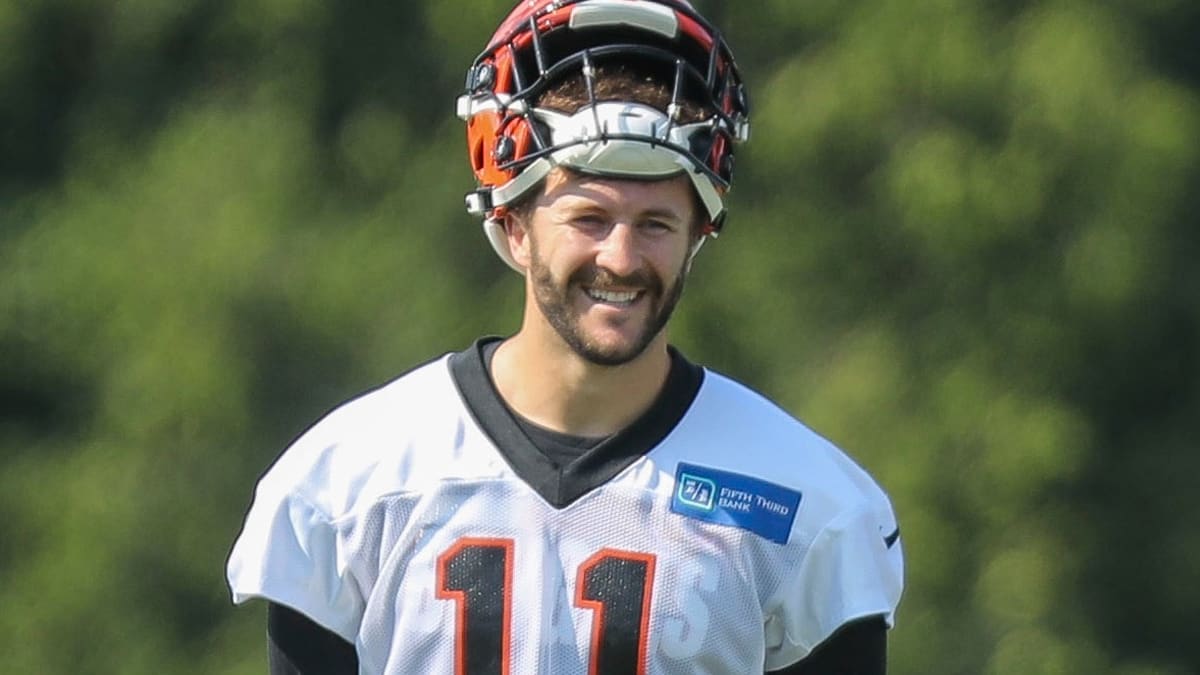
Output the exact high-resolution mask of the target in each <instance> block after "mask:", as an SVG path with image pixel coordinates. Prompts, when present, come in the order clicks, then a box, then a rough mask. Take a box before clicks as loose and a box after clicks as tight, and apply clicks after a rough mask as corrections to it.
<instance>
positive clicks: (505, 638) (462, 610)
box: [437, 539, 513, 675]
mask: <svg viewBox="0 0 1200 675" xmlns="http://www.w3.org/2000/svg"><path fill="white" fill-rule="evenodd" d="M512 560H513V542H512V540H511V539H459V540H458V541H457V542H456V543H455V544H454V546H452V547H450V549H449V550H447V551H446V552H445V553H443V554H442V555H441V556H439V557H438V569H437V572H438V586H437V596H438V597H439V598H443V599H447V600H454V601H455V603H456V604H457V605H458V616H457V619H456V621H455V626H454V627H455V633H456V634H455V640H454V644H455V654H454V673H455V675H508V672H509V645H510V644H511V639H510V638H511V626H512V598H511V597H510V592H511V589H512Z"/></svg>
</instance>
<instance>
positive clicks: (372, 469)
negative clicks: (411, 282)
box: [257, 355, 462, 520]
mask: <svg viewBox="0 0 1200 675" xmlns="http://www.w3.org/2000/svg"><path fill="white" fill-rule="evenodd" d="M448 358H449V355H444V356H441V357H439V358H437V359H434V360H432V361H428V362H426V363H424V364H422V365H419V366H417V367H416V368H414V369H413V370H410V371H408V372H407V373H405V374H403V375H401V376H399V377H397V378H395V379H393V380H392V381H390V382H388V383H386V384H384V385H382V386H380V387H378V388H376V389H373V390H371V391H368V392H366V393H364V394H362V395H360V396H358V397H356V398H354V399H351V400H349V401H347V402H345V403H343V404H341V405H339V406H338V407H336V408H334V409H333V410H332V411H331V412H329V413H328V414H327V415H326V416H325V417H323V418H322V419H320V420H319V421H318V422H317V423H316V424H314V425H313V426H312V427H310V428H309V429H308V430H307V431H305V432H304V433H303V434H302V435H301V436H300V437H299V438H297V439H296V440H295V441H294V442H293V443H292V444H291V445H290V446H289V447H288V448H287V449H286V450H285V451H284V452H283V453H282V454H281V455H280V456H279V458H278V459H277V460H276V461H275V464H274V465H273V466H271V468H270V469H269V470H268V471H267V473H266V474H265V475H264V476H263V477H262V479H261V480H260V481H259V484H258V489H257V493H258V495H259V498H262V497H266V496H275V497H281V496H283V495H285V494H287V495H290V496H292V497H295V498H299V499H302V500H304V501H305V502H307V503H309V504H310V505H312V507H313V508H314V509H316V510H317V511H318V512H319V513H321V514H322V515H323V516H324V517H325V518H327V519H329V520H335V519H337V518H339V517H341V516H342V515H344V514H346V513H348V512H350V511H352V510H353V509H354V507H355V505H356V504H357V503H359V502H360V501H362V500H364V499H368V498H372V497H374V496H377V495H378V494H379V493H381V492H386V491H388V490H391V489H396V488H398V487H401V486H402V484H403V481H402V480H401V481H399V482H398V481H397V476H396V474H395V473H394V472H388V474H389V476H390V477H391V480H390V481H389V482H387V483H386V484H383V483H380V482H379V481H377V480H375V477H376V476H377V474H378V473H379V471H380V469H381V468H382V467H383V466H385V465H388V464H394V463H396V462H397V461H398V460H400V457H399V456H398V455H399V454H400V452H401V451H402V450H403V449H405V448H411V447H413V446H414V445H419V444H422V443H423V442H428V441H427V440H425V441H423V439H429V438H431V437H438V438H441V437H444V436H446V435H447V434H453V433H454V430H455V428H456V426H458V425H459V424H460V422H461V418H462V404H461V401H460V399H459V398H458V393H457V390H456V389H455V387H454V383H453V381H452V379H451V377H450V373H449V367H448V365H447V361H448Z"/></svg>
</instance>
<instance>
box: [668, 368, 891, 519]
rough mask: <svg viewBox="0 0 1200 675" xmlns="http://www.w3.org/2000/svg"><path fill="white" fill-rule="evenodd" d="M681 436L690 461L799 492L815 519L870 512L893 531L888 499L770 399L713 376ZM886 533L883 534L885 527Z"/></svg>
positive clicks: (706, 381) (848, 461)
mask: <svg viewBox="0 0 1200 675" xmlns="http://www.w3.org/2000/svg"><path fill="white" fill-rule="evenodd" d="M681 427H684V428H683V429H681V431H683V432H684V434H685V435H686V436H687V437H688V439H689V440H690V443H688V445H687V447H688V448H689V451H688V452H687V455H688V456H689V458H691V460H692V461H698V462H700V463H704V464H712V463H715V464H717V465H719V466H722V467H723V468H725V469H726V470H730V471H735V472H739V473H747V474H751V475H754V476H757V477H760V478H762V479H764V480H769V481H771V482H773V483H776V484H779V485H781V486H783V487H786V488H788V489H792V490H797V491H799V492H801V494H802V495H803V497H804V500H805V502H806V508H805V511H806V512H808V513H809V514H810V515H811V516H813V517H814V518H815V519H816V520H817V521H825V522H829V521H834V520H836V519H837V518H838V517H839V516H842V515H844V514H845V513H846V512H849V511H854V512H869V513H872V514H873V515H874V516H875V517H876V518H878V519H879V520H880V524H881V527H887V528H892V529H894V527H895V522H894V520H895V519H894V516H893V515H892V509H891V504H890V501H889V500H888V497H887V495H886V493H885V492H884V491H883V489H882V488H881V487H880V486H879V484H878V483H877V482H876V481H875V479H874V478H873V477H872V476H871V475H870V474H869V473H868V472H867V471H866V470H864V469H863V468H862V467H861V466H860V465H859V464H858V463H857V462H856V461H855V460H854V459H853V458H851V457H850V456H849V455H848V454H846V453H845V452H844V451H843V450H842V449H841V448H839V447H838V446H837V445H835V444H834V443H833V442H831V441H830V440H829V439H827V438H825V437H824V436H822V435H821V434H819V433H817V432H816V431H814V430H813V429H811V428H809V427H808V426H807V425H805V424H804V423H803V422H801V421H800V420H799V419H797V418H796V417H795V416H793V415H792V414H790V413H789V412H788V411H786V410H784V409H783V408H781V407H780V406H779V405H778V404H776V403H775V402H774V401H772V400H770V399H768V398H767V397H765V396H763V395H762V394H760V393H758V392H756V391H754V390H753V389H751V388H749V387H747V386H746V385H744V384H741V383H740V382H737V381H735V380H733V379H731V378H729V377H727V376H725V375H722V374H720V373H717V372H714V371H711V370H706V371H705V378H704V385H703V386H702V387H701V389H700V392H699V394H698V395H697V397H696V400H695V402H694V404H693V406H692V409H691V410H690V411H689V414H688V416H687V418H686V420H685V423H684V424H683V425H681ZM889 531H890V529H889Z"/></svg>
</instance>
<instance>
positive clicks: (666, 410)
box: [450, 337, 704, 509]
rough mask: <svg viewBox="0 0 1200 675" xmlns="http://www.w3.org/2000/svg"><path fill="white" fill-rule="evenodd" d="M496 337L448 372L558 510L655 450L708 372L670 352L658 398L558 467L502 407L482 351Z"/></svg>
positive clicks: (523, 474)
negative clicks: (625, 422)
mask: <svg viewBox="0 0 1200 675" xmlns="http://www.w3.org/2000/svg"><path fill="white" fill-rule="evenodd" d="M500 339H502V338H498V337H488V338H482V339H480V340H478V341H476V342H475V344H474V345H472V346H471V347H470V348H469V349H467V350H465V351H461V352H458V353H456V354H453V355H452V356H451V357H450V373H451V376H452V377H453V379H454V384H455V386H456V387H457V388H458V391H459V394H460V395H461V396H462V398H463V401H464V402H465V403H466V406H467V408H468V410H470V412H471V415H472V416H473V417H474V418H475V421H476V422H478V423H479V426H480V427H481V428H482V429H483V431H484V433H485V434H487V436H488V437H489V438H490V439H491V440H492V442H493V443H494V444H495V446H496V449H497V450H498V451H499V452H500V454H501V455H502V456H503V457H504V459H505V461H507V462H508V464H509V466H511V467H512V469H513V471H515V472H516V474H517V475H518V476H520V478H521V480H523V481H525V483H526V484H527V485H529V487H531V488H533V490H534V491H536V492H537V493H538V494H539V495H541V497H542V498H543V499H545V500H546V501H547V502H548V503H550V504H551V505H553V506H554V507H555V508H559V509H561V508H564V507H567V506H570V505H571V504H572V503H573V502H574V501H575V500H577V499H579V498H580V497H582V496H583V495H585V494H587V493H588V492H590V491H592V490H593V489H595V488H597V487H599V486H601V485H603V484H605V483H607V482H608V481H610V480H612V478H613V477H615V476H616V475H617V474H619V473H620V472H621V471H623V470H624V469H625V468H626V467H628V466H629V465H630V464H633V463H634V462H635V461H637V460H638V458H640V457H641V456H642V455H645V454H646V453H647V452H649V451H650V450H652V449H653V448H654V447H655V446H657V445H658V444H659V443H660V442H662V440H663V439H664V438H666V437H667V435H668V434H669V433H671V430H672V429H674V428H675V426H676V425H677V424H678V423H679V421H680V420H681V419H683V416H684V415H685V414H686V413H687V410H688V408H689V407H691V405H692V401H693V400H695V398H696V394H697V392H699V391H700V385H701V383H702V382H703V381H704V369H703V368H701V367H700V366H697V365H696V364H693V363H691V362H690V361H688V360H687V359H685V358H684V357H683V355H682V354H680V353H679V352H678V351H677V350H675V349H674V348H670V355H671V369H670V372H669V373H668V374H667V381H666V383H665V385H664V386H663V389H662V391H661V392H659V394H658V397H657V398H655V399H654V402H653V403H652V404H651V405H650V407H649V408H648V409H647V410H646V411H645V412H644V413H642V415H641V416H640V417H638V418H637V419H636V420H634V421H633V423H632V424H630V425H629V426H628V427H626V428H625V429H623V430H621V431H619V432H617V433H616V434H613V435H612V436H611V437H609V438H608V439H606V440H605V441H603V442H602V443H600V444H599V445H597V446H596V447H594V448H592V449H591V450H588V451H587V452H585V453H584V454H583V455H582V456H580V457H579V458H578V459H577V460H575V461H573V462H571V463H570V464H567V465H566V466H563V467H557V466H555V465H554V463H553V462H551V461H550V460H549V459H547V457H546V456H545V454H543V453H542V452H541V451H540V450H538V448H537V446H535V445H534V443H533V441H532V440H530V438H529V436H527V435H526V434H525V432H524V431H523V430H522V429H521V427H520V425H519V424H518V423H517V420H516V418H515V413H513V412H512V410H511V409H509V407H508V406H507V405H506V404H505V403H504V400H503V399H502V398H501V397H500V393H499V392H498V391H497V390H496V385H495V383H494V382H493V381H492V377H491V374H490V373H489V372H488V369H487V366H486V365H485V362H484V358H483V347H484V346H485V345H486V344H488V343H489V342H493V341H496V340H500Z"/></svg>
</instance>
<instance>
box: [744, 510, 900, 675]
mask: <svg viewBox="0 0 1200 675" xmlns="http://www.w3.org/2000/svg"><path fill="white" fill-rule="evenodd" d="M897 532H898V531H897V530H896V525H895V520H894V517H893V516H892V515H891V509H890V507H889V508H886V509H884V510H883V512H881V511H880V509H873V508H869V507H865V506H864V507H863V508H858V509H854V510H849V511H847V512H845V513H844V514H842V515H841V516H839V517H837V518H835V519H834V520H832V521H830V522H829V523H828V524H827V525H826V526H825V527H824V528H822V529H821V530H820V531H819V532H818V533H817V535H816V536H815V537H814V539H813V541H812V543H811V545H810V546H809V549H808V551H807V552H806V554H805V557H804V560H803V561H802V562H801V564H800V567H799V572H798V574H797V577H796V578H795V579H794V580H793V582H792V583H791V584H787V585H785V587H784V589H783V595H782V596H781V597H780V598H779V602H780V604H779V611H778V613H777V615H776V616H773V617H771V619H770V620H769V621H768V626H767V632H768V649H767V662H766V665H767V669H768V670H770V669H778V668H782V667H784V666H786V665H788V664H791V663H794V662H796V661H798V660H800V659H802V658H804V657H805V656H807V655H808V654H809V653H810V652H811V651H812V650H813V649H814V648H815V647H816V646H817V645H820V644H821V643H823V642H824V641H825V640H826V639H828V638H829V637H830V636H831V635H833V634H834V633H835V632H836V631H837V630H838V629H839V628H840V627H842V626H844V625H845V624H847V623H849V622H851V621H854V620H856V619H861V618H864V617H870V616H881V617H883V618H884V620H885V621H886V622H887V624H888V626H889V627H890V626H892V625H893V624H894V613H895V610H896V606H897V604H898V603H899V601H900V594H901V590H902V588H903V577H904V568H903V555H902V553H901V549H900V541H899V539H898V534H897Z"/></svg>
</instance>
